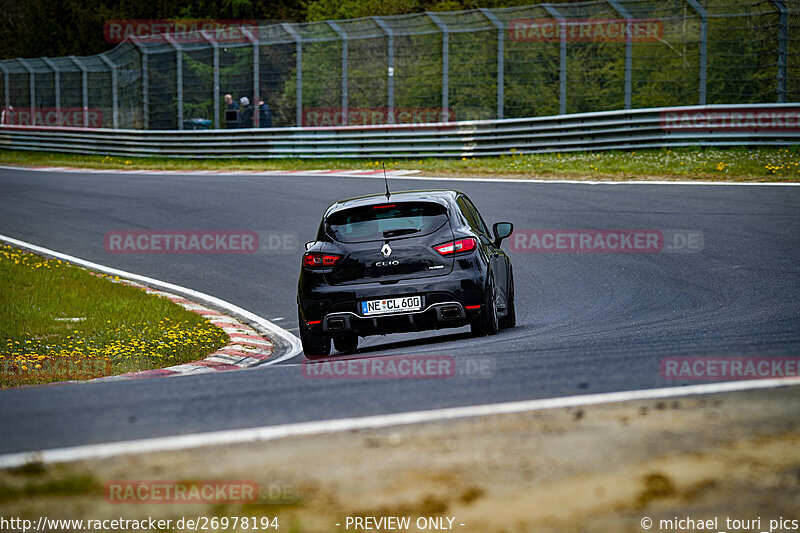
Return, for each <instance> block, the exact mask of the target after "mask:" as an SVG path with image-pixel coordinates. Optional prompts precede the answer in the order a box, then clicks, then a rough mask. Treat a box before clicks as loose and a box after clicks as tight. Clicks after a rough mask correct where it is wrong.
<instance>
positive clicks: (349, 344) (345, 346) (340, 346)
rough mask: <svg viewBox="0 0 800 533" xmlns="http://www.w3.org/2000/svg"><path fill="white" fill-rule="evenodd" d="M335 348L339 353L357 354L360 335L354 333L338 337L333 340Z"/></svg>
mask: <svg viewBox="0 0 800 533" xmlns="http://www.w3.org/2000/svg"><path fill="white" fill-rule="evenodd" d="M333 347H334V348H336V351H337V352H343V353H350V352H355V351H356V348H358V335H355V334H354V333H347V334H345V335H337V336H335V337H334V338H333Z"/></svg>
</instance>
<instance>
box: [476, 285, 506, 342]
mask: <svg viewBox="0 0 800 533" xmlns="http://www.w3.org/2000/svg"><path fill="white" fill-rule="evenodd" d="M470 328H471V330H472V335H473V336H474V337H483V336H485V335H494V334H495V333H497V331H498V330H499V329H500V324H499V320H498V318H497V304H496V303H495V287H494V278H489V283H487V284H486V290H484V292H483V303H482V304H481V311H480V313H478V315H477V316H476V317H475V318H474V319H473V320H472V322H471V323H470Z"/></svg>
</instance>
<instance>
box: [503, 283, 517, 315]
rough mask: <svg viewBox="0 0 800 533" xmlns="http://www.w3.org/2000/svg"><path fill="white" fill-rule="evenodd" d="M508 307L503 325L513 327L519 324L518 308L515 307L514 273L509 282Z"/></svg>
mask: <svg viewBox="0 0 800 533" xmlns="http://www.w3.org/2000/svg"><path fill="white" fill-rule="evenodd" d="M507 305H508V307H506V316H504V317H503V321H502V324H501V325H502V327H503V328H513V327H514V326H516V325H517V309H516V307H514V274H513V273H512V274H511V279H510V280H509V282H508V302H507Z"/></svg>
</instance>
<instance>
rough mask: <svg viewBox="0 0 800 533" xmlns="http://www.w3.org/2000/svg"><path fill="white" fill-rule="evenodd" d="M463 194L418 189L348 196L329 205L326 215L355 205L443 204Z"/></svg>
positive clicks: (447, 203)
mask: <svg viewBox="0 0 800 533" xmlns="http://www.w3.org/2000/svg"><path fill="white" fill-rule="evenodd" d="M459 194H462V193H460V192H458V191H453V190H444V189H427V190H418V191H398V192H393V193H391V195H390V196H389V199H388V200H387V198H386V193H382V194H370V195H368V196H358V197H356V198H348V199H347V200H339V201H338V202H335V203H333V204H331V206H330V207H328V209H327V211H326V212H325V215H326V216H327V215H329V214H331V213H334V212H336V211H341V210H342V209H350V208H353V207H361V206H365V205H373V204H380V203H387V202H413V201H420V200H427V201H434V202H437V203H440V204H443V205H449V203H450V202H451V201H453V200H455V198H456V197H457V196H458V195H459Z"/></svg>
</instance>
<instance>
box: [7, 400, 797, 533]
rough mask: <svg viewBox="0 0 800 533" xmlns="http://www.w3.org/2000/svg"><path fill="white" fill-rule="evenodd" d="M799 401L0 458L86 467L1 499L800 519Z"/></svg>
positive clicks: (107, 507)
mask: <svg viewBox="0 0 800 533" xmlns="http://www.w3.org/2000/svg"><path fill="white" fill-rule="evenodd" d="M799 408H800V387H796V386H795V387H784V388H779V389H772V390H761V391H751V392H742V393H731V394H720V395H714V396H696V397H687V398H681V399H676V400H650V401H637V402H626V403H619V404H611V405H603V406H588V407H580V408H571V409H554V410H546V411H534V412H529V413H522V414H514V415H503V416H492V417H481V418H474V419H466V420H457V421H451V422H445V423H427V424H416V425H409V426H403V427H396V428H387V429H381V430H363V431H351V432H344V433H335V434H329V435H317V436H309V437H300V438H290V439H284V440H278V441H271V442H265V443H248V444H240V445H235V446H219V447H208V448H201V449H194V450H187V451H181V452H165V453H156V454H150V455H132V456H125V457H120V458H114V459H107V460H100V461H85V462H79V463H73V464H69V465H55V466H43V467H40V468H30V467H29V468H27V469H22V470H20V469H17V470H16V471H8V470H7V471H3V472H0V486H2V487H5V488H6V489H4V490H3V491H2V493H4V494H7V495H10V494H20V492H19V490H16V491H15V490H11V489H9V487H11V488H14V487H17V488H19V487H25V486H31V484H32V483H38V484H39V485H43V486H46V484H47V483H48V480H52V479H90V480H92V482H91V483H88V484H86V487H87V488H86V490H84V491H83V492H80V491H78V492H74V493H70V492H56V493H49V492H47V491H32V492H31V494H30V495H28V496H26V497H8V498H6V499H5V500H4V501H0V506H2V507H3V515H6V516H8V515H14V516H24V517H29V518H36V517H38V516H39V515H46V516H48V517H50V518H53V517H56V516H61V517H68V518H87V519H88V518H91V519H99V518H117V517H127V518H132V519H142V518H144V517H147V516H154V517H161V518H170V519H173V520H176V519H178V518H180V517H188V516H192V517H197V516H202V515H204V516H208V517H212V516H218V517H223V516H227V517H234V516H245V515H248V516H257V517H261V516H268V517H273V516H278V517H279V522H280V524H281V526H280V529H279V531H292V532H298V533H299V532H330V531H346V530H347V529H345V520H346V518H347V517H348V516H349V517H351V518H352V517H389V516H409V517H411V524H412V526H414V527H411V528H409V529H407V530H406V529H403V530H402V531H434V530H436V529H432V528H429V529H417V528H416V526H415V520H416V519H417V518H419V517H426V516H431V517H450V518H453V519H454V522H453V524H452V526H451V527H452V530H454V531H464V532H492V533H493V532H498V533H499V532H512V531H513V532H527V531H531V532H533V531H536V532H548V531H552V532H562V531H598V532H600V531H603V532H607V531H615V532H616V531H620V532H625V531H631V532H633V531H636V532H642V531H643V528H642V525H641V521H642V519H643V518H645V517H648V518H650V519H652V520H653V521H654V526H653V528H652V531H659V530H660V531H664V530H665V529H659V525H660V524H659V520H661V519H665V520H666V519H676V518H692V519H696V520H700V519H703V520H707V519H713V518H715V517H716V518H717V520H718V529H717V530H718V531H725V530H726V524H725V519H726V518H736V519H741V520H745V519H755V518H757V517H760V518H761V521H762V522H761V524H760V525H761V529H758V530H759V531H769V520H770V519H779V518H780V517H783V519H784V520H786V519H789V520H792V519H794V520H800V416H799V415H798V413H800V409H799ZM32 479H35V480H37V481H32ZM117 480H183V481H186V480H248V481H253V482H255V483H257V484H258V486H259V495H260V496H259V500H258V501H255V502H249V503H245V504H231V503H206V504H187V503H183V504H155V503H136V504H119V503H112V502H109V501H108V500H107V499H106V498H105V497H104V495H103V494H100V493H99V491H98V489H97V486H103V487H106V486H107V484H108V483H109V482H113V481H117ZM336 524H340V526H337V525H336ZM444 524H445V525H446V524H447V522H446V521H445V522H444ZM461 524H464V525H463V526H462V525H461ZM784 525H789V526H791V523H789V524H784ZM380 530H381V531H397V529H380ZM670 530H671V531H674V530H677V529H670ZM728 530H731V531H732V530H733V529H730V528H728ZM752 530H753V531H755V530H756V529H752ZM273 531H274V530H273ZM349 531H354V529H353V528H352V527H351V528H350V529H349ZM361 531H364V529H361ZM740 531H741V529H740ZM748 531H749V530H748Z"/></svg>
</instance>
